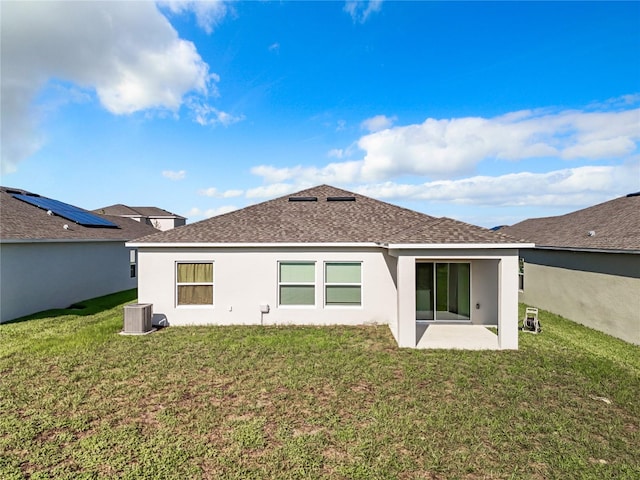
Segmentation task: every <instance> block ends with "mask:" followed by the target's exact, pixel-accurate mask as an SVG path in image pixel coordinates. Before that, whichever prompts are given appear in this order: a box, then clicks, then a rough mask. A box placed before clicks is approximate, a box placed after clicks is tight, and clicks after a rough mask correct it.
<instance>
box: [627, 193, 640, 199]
mask: <svg viewBox="0 0 640 480" xmlns="http://www.w3.org/2000/svg"><path fill="white" fill-rule="evenodd" d="M631 197H640V192H635V193H630V194H628V195H627V198H631Z"/></svg>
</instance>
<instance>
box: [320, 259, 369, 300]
mask: <svg viewBox="0 0 640 480" xmlns="http://www.w3.org/2000/svg"><path fill="white" fill-rule="evenodd" d="M324 269H325V272H324V290H325V294H324V302H325V305H328V306H329V305H339V306H360V305H362V263H361V262H327V263H325V266H324Z"/></svg>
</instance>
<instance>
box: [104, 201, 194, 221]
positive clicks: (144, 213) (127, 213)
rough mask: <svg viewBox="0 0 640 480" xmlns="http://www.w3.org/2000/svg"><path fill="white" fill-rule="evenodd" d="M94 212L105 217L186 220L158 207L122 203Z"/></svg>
mask: <svg viewBox="0 0 640 480" xmlns="http://www.w3.org/2000/svg"><path fill="white" fill-rule="evenodd" d="M93 212H94V213H100V214H103V215H118V216H120V217H153V218H160V217H168V218H185V217H183V216H181V215H177V214H175V213H171V212H169V211H167V210H164V209H162V208H158V207H129V206H128V205H122V204H121V203H118V204H116V205H110V206H108V207H103V208H97V209H95V210H93Z"/></svg>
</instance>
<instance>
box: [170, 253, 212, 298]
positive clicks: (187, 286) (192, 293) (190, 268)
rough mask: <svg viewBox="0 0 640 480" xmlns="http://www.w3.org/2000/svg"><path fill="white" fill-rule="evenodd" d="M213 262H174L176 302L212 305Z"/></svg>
mask: <svg viewBox="0 0 640 480" xmlns="http://www.w3.org/2000/svg"><path fill="white" fill-rule="evenodd" d="M213 286H214V284H213V263H212V262H207V263H204V262H200V263H187V262H178V263H176V303H177V304H178V305H213Z"/></svg>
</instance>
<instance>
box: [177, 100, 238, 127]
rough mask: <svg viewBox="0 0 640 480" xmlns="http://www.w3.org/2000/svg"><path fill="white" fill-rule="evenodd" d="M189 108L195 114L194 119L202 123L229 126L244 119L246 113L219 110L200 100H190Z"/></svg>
mask: <svg viewBox="0 0 640 480" xmlns="http://www.w3.org/2000/svg"><path fill="white" fill-rule="evenodd" d="M188 105H189V108H190V109H191V112H192V114H193V116H194V120H195V121H196V122H197V123H199V124H200V125H203V126H205V125H222V126H224V127H228V126H229V125H233V124H234V123H238V122H241V121H242V120H244V115H237V116H236V115H232V114H230V113H227V112H223V111H222V110H218V109H217V108H215V107H212V106H211V105H208V104H206V103H202V102H200V101H199V100H191V99H190V100H189V101H188Z"/></svg>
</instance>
